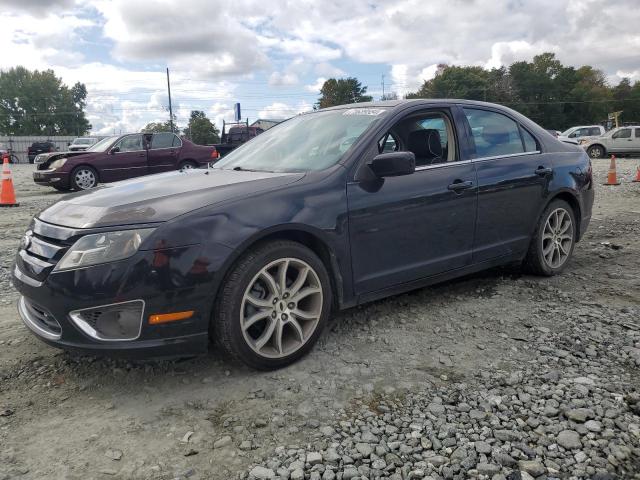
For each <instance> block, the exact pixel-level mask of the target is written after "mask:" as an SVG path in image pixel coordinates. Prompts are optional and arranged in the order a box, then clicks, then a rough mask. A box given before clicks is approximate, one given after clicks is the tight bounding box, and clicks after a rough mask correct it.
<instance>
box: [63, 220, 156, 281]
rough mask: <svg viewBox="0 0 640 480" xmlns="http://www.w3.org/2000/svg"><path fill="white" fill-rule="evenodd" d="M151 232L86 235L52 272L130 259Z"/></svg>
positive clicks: (151, 230)
mask: <svg viewBox="0 0 640 480" xmlns="http://www.w3.org/2000/svg"><path fill="white" fill-rule="evenodd" d="M153 230H154V229H153V228H145V229H140V230H123V231H120V232H106V233H96V234H93V235H86V236H84V237H82V238H81V239H80V240H78V241H77V242H76V243H74V244H73V246H72V247H71V248H70V249H69V250H68V251H67V253H65V254H64V257H62V259H61V260H60V261H59V262H58V264H57V265H56V268H55V269H54V271H57V270H69V269H73V268H82V267H88V266H90V265H98V264H100V263H107V262H115V261H116V260H122V259H124V258H128V257H131V256H132V255H133V254H135V253H136V252H137V251H138V248H140V244H142V242H143V241H144V240H145V239H146V238H147V237H148V236H149V235H151V232H153Z"/></svg>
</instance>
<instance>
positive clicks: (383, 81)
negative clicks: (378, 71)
mask: <svg viewBox="0 0 640 480" xmlns="http://www.w3.org/2000/svg"><path fill="white" fill-rule="evenodd" d="M382 100H384V73H383V74H382Z"/></svg>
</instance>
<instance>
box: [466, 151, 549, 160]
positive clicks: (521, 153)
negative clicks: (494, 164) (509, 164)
mask: <svg viewBox="0 0 640 480" xmlns="http://www.w3.org/2000/svg"><path fill="white" fill-rule="evenodd" d="M539 153H542V151H541V150H535V151H533V152H520V153H509V154H508V155H494V156H492V157H478V158H474V159H472V160H473V161H474V162H479V161H485V160H495V159H498V158H512V157H522V156H524V155H537V154H539Z"/></svg>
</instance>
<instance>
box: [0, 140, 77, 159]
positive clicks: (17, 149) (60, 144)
mask: <svg viewBox="0 0 640 480" xmlns="http://www.w3.org/2000/svg"><path fill="white" fill-rule="evenodd" d="M75 138H77V137H46V136H40V137H38V136H32V137H3V136H0V150H4V149H7V148H8V149H10V150H11V151H12V153H14V154H15V155H16V157H18V160H19V162H20V163H28V162H29V158H28V156H27V149H28V148H29V147H30V146H31V144H32V143H33V142H53V144H54V145H55V146H56V149H57V150H59V151H61V152H64V151H65V150H67V147H68V146H69V144H70V143H71V142H73V140H74V139H75Z"/></svg>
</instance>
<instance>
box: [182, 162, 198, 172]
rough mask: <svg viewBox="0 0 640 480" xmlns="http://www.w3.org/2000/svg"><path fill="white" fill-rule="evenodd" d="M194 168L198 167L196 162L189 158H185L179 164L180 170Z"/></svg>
mask: <svg viewBox="0 0 640 480" xmlns="http://www.w3.org/2000/svg"><path fill="white" fill-rule="evenodd" d="M194 168H198V164H197V163H196V162H193V161H191V160H185V161H184V162H182V163H181V164H180V167H179V169H180V170H193V169H194Z"/></svg>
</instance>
